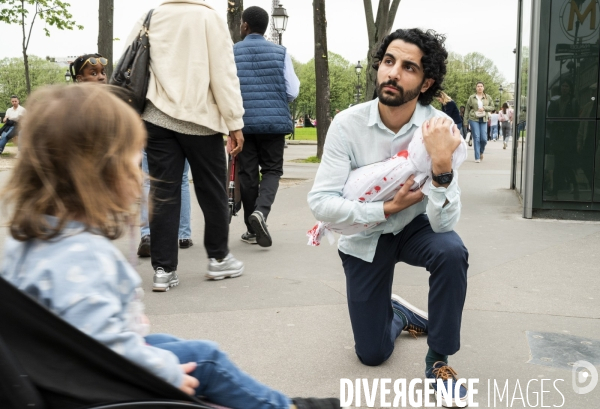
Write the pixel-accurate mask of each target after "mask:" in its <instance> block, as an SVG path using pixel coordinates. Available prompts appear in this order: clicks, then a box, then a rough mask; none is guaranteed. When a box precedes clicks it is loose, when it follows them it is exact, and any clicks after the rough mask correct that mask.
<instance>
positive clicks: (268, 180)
mask: <svg viewBox="0 0 600 409" xmlns="http://www.w3.org/2000/svg"><path fill="white" fill-rule="evenodd" d="M268 26H269V14H268V13H267V12H266V11H265V10H264V9H262V8H260V7H255V6H254V7H248V8H247V9H246V10H244V12H243V13H242V23H241V26H240V33H241V36H242V39H243V41H240V42H238V43H236V44H235V45H234V47H233V53H234V56H235V64H236V66H237V75H238V77H239V79H240V87H241V90H242V99H243V101H244V111H245V112H244V128H243V129H242V131H243V133H244V150H243V151H242V152H240V154H239V155H238V161H239V162H238V163H239V166H238V176H239V180H240V188H241V199H242V206H243V208H244V223H245V224H246V229H247V231H246V233H244V234H243V235H242V241H244V242H246V243H249V244H257V243H258V245H259V246H261V247H269V246H271V245H272V243H273V240H272V238H271V234H270V233H269V230H268V228H267V218H268V217H269V214H270V212H271V206H272V205H273V202H274V201H275V195H276V194H277V189H278V188H279V179H280V178H281V176H282V175H283V149H284V147H285V135H288V134H290V133H292V132H293V131H294V123H293V121H292V117H291V115H290V109H289V105H288V104H289V103H290V102H292V101H293V100H294V99H295V98H296V97H297V96H298V92H299V91H300V81H299V80H298V77H297V76H296V74H295V73H294V66H293V64H292V58H291V57H290V54H289V53H288V52H287V50H286V49H285V47H283V46H281V45H277V44H273V43H271V42H270V41H267V40H266V39H265V37H264V34H265V32H266V31H267V28H268ZM261 176H262V177H261Z"/></svg>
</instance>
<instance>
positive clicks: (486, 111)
mask: <svg viewBox="0 0 600 409" xmlns="http://www.w3.org/2000/svg"><path fill="white" fill-rule="evenodd" d="M484 90H485V86H484V84H483V82H481V81H479V82H478V83H477V85H476V87H475V93H474V94H472V95H471V96H469V98H468V99H467V102H466V104H465V105H461V106H460V108H459V107H458V106H457V105H456V102H454V101H453V100H452V98H451V97H450V96H449V95H448V94H446V93H445V92H441V93H440V95H439V97H438V101H439V102H440V104H442V111H444V112H445V113H446V114H447V115H448V116H450V117H451V118H452V120H453V121H454V123H455V124H456V126H457V127H458V128H459V129H460V131H461V133H462V135H463V138H465V139H467V140H468V143H469V146H473V147H474V156H475V163H480V162H481V161H482V160H483V153H484V151H485V146H486V144H487V142H488V141H494V142H495V141H497V140H498V139H499V138H500V136H502V138H503V144H504V146H503V149H506V147H507V146H508V141H509V139H510V137H511V133H512V131H511V130H512V121H513V115H514V110H513V109H512V108H511V107H510V106H509V105H508V103H506V102H505V103H503V104H502V108H501V109H499V110H496V107H495V106H494V101H493V99H492V97H490V96H489V95H488V94H486V93H485V92H484Z"/></svg>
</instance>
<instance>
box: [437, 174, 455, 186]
mask: <svg viewBox="0 0 600 409" xmlns="http://www.w3.org/2000/svg"><path fill="white" fill-rule="evenodd" d="M438 179H439V181H440V184H442V185H445V184H446V183H450V182H452V176H450V175H442V176H440V177H438Z"/></svg>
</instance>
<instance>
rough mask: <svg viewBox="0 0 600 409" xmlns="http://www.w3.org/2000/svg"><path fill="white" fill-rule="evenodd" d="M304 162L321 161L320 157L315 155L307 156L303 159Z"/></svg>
mask: <svg viewBox="0 0 600 409" xmlns="http://www.w3.org/2000/svg"><path fill="white" fill-rule="evenodd" d="M304 163H321V159H319V158H317V157H316V156H309V157H308V158H306V159H305V160H304Z"/></svg>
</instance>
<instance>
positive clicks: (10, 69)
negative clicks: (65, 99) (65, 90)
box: [0, 55, 66, 111]
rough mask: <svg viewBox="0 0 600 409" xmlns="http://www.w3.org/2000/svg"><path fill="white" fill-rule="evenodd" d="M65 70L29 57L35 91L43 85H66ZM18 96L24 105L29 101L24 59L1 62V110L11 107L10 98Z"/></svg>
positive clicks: (56, 65)
mask: <svg viewBox="0 0 600 409" xmlns="http://www.w3.org/2000/svg"><path fill="white" fill-rule="evenodd" d="M65 71H66V70H65V68H64V67H61V66H60V65H58V64H56V63H53V62H51V61H46V60H45V59H42V58H40V57H36V56H34V55H32V56H30V57H29V75H30V77H31V86H32V88H33V89H35V88H37V87H41V86H43V85H50V84H64V83H65ZM13 94H14V95H17V96H18V97H19V99H20V101H21V104H22V105H25V103H26V101H27V85H26V83H25V68H24V67H23V58H4V59H2V60H0V110H2V111H4V110H5V109H6V108H7V107H9V106H10V96H11V95H13Z"/></svg>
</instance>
